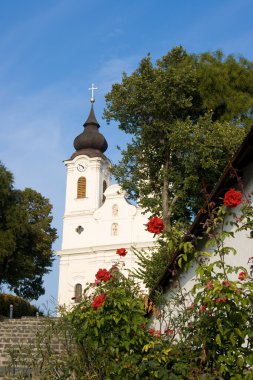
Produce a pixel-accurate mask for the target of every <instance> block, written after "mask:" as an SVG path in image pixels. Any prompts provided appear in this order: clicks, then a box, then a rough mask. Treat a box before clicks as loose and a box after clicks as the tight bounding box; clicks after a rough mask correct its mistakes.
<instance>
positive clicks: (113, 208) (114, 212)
mask: <svg viewBox="0 0 253 380" xmlns="http://www.w3.org/2000/svg"><path fill="white" fill-rule="evenodd" d="M118 214H119V208H118V205H116V204H115V205H113V206H112V216H118Z"/></svg>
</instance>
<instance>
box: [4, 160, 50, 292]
mask: <svg viewBox="0 0 253 380" xmlns="http://www.w3.org/2000/svg"><path fill="white" fill-rule="evenodd" d="M51 210H52V206H51V205H50V203H49V201H48V199H46V198H44V197H43V196H42V195H41V194H40V193H38V192H36V191H35V190H32V189H29V188H26V189H24V190H17V189H14V187H13V176H12V174H11V173H10V172H9V171H8V170H7V169H6V168H5V167H4V166H3V165H2V164H0V285H1V284H6V285H8V286H9V288H10V289H11V290H13V291H14V292H15V293H16V294H17V295H20V296H22V297H24V298H26V299H37V298H38V297H39V296H40V295H42V294H43V293H44V288H43V281H42V277H43V275H44V274H46V273H48V272H49V270H50V267H51V266H52V263H53V251H52V243H53V242H54V241H55V239H56V237H57V235H56V229H55V228H52V226H51V222H52V215H51Z"/></svg>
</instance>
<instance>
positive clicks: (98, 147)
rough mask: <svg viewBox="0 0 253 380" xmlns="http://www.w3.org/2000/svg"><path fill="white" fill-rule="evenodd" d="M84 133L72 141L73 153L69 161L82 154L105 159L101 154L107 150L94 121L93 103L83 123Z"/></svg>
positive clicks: (97, 125) (95, 120)
mask: <svg viewBox="0 0 253 380" xmlns="http://www.w3.org/2000/svg"><path fill="white" fill-rule="evenodd" d="M83 126H84V131H83V132H82V133H81V134H80V135H78V136H77V137H76V138H75V140H74V143H73V145H74V148H75V150H76V151H75V153H73V154H72V156H71V159H73V158H75V157H76V156H79V155H81V154H84V155H86V156H89V157H105V156H104V155H103V153H104V152H105V151H106V149H107V148H108V144H107V141H106V139H105V137H104V136H103V135H102V134H101V133H100V132H99V131H98V129H99V128H100V125H99V123H98V121H97V119H96V116H95V113H94V108H93V102H92V104H91V110H90V114H89V116H88V118H87V120H86V122H85V123H84V125H83Z"/></svg>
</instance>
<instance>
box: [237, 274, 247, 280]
mask: <svg viewBox="0 0 253 380" xmlns="http://www.w3.org/2000/svg"><path fill="white" fill-rule="evenodd" d="M247 276H248V275H247V273H246V272H240V273H239V275H238V278H239V280H240V281H244V280H246V277H247Z"/></svg>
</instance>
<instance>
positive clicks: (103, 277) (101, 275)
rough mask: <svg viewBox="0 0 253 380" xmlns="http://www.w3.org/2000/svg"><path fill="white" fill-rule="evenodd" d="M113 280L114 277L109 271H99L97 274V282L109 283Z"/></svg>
mask: <svg viewBox="0 0 253 380" xmlns="http://www.w3.org/2000/svg"><path fill="white" fill-rule="evenodd" d="M110 278H112V275H111V274H110V273H109V272H108V270H107V269H101V268H100V269H99V270H98V272H97V274H96V279H97V281H104V282H106V281H108V280H110Z"/></svg>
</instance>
